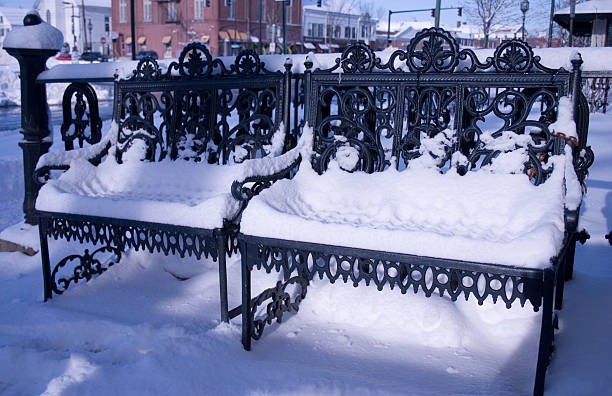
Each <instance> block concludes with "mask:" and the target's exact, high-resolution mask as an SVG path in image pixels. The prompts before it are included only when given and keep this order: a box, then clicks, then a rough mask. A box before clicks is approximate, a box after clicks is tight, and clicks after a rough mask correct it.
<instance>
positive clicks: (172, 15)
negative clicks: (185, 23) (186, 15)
mask: <svg viewBox="0 0 612 396" xmlns="http://www.w3.org/2000/svg"><path fill="white" fill-rule="evenodd" d="M168 20H169V21H171V22H175V21H178V14H177V12H176V3H175V2H174V1H169V2H168Z"/></svg>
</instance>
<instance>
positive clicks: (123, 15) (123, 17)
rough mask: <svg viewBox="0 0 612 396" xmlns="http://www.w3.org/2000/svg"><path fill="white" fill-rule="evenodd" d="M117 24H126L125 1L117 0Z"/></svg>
mask: <svg viewBox="0 0 612 396" xmlns="http://www.w3.org/2000/svg"><path fill="white" fill-rule="evenodd" d="M119 22H121V23H125V22H127V0H119Z"/></svg>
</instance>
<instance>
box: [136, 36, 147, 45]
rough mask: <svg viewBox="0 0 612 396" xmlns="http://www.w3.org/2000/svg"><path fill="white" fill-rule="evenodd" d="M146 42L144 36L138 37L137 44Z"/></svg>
mask: <svg viewBox="0 0 612 396" xmlns="http://www.w3.org/2000/svg"><path fill="white" fill-rule="evenodd" d="M146 43H147V38H146V37H145V36H140V37H138V44H140V45H145V44H146Z"/></svg>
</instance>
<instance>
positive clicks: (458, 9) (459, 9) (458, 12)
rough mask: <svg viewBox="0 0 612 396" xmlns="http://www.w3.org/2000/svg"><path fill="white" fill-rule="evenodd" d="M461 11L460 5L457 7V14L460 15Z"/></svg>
mask: <svg viewBox="0 0 612 396" xmlns="http://www.w3.org/2000/svg"><path fill="white" fill-rule="evenodd" d="M462 11H463V10H462V9H461V7H459V8H457V16H461V14H462Z"/></svg>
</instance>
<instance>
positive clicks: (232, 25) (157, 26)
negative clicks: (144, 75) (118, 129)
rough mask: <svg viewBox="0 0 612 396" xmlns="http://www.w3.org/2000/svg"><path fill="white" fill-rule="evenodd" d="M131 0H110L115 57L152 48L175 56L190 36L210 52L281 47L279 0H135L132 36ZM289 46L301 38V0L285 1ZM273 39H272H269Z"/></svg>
mask: <svg viewBox="0 0 612 396" xmlns="http://www.w3.org/2000/svg"><path fill="white" fill-rule="evenodd" d="M130 1H131V0H112V19H113V51H114V53H115V56H116V57H127V56H130V54H131V42H132V40H136V51H141V50H153V51H155V52H157V53H158V55H159V57H160V58H171V57H176V56H178V54H179V53H180V51H181V49H182V48H183V47H184V46H185V45H186V44H187V43H189V42H191V41H194V40H200V41H203V42H205V43H206V44H207V45H208V48H209V50H210V52H211V54H212V55H213V56H222V55H233V54H235V53H237V52H238V51H239V50H240V49H242V48H257V47H258V45H259V42H260V39H262V40H261V45H262V51H264V52H271V51H274V50H275V51H276V52H278V51H279V49H280V48H281V47H282V31H281V26H282V3H281V2H278V1H275V0H260V1H261V9H262V13H261V21H262V23H261V25H260V24H259V7H260V1H257V0H255V1H253V0H209V1H208V5H209V6H208V7H207V0H134V8H135V12H134V15H135V25H136V37H135V38H132V35H131V33H130ZM286 7H287V8H286V13H287V16H286V21H287V25H286V31H287V33H286V34H287V44H288V48H290V47H291V45H293V44H295V43H298V42H300V41H301V20H302V1H301V0H289V3H288V5H287V6H286ZM272 43H274V44H272Z"/></svg>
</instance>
